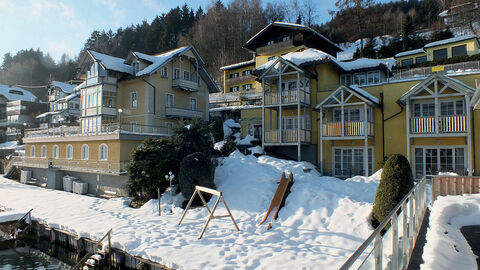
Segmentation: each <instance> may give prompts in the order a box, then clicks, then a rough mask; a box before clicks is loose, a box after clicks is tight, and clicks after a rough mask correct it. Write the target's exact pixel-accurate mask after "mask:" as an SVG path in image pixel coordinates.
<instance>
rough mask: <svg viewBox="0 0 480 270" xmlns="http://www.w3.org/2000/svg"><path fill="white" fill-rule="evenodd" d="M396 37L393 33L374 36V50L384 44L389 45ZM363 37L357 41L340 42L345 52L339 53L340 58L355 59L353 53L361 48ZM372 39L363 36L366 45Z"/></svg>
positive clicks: (338, 57)
mask: <svg viewBox="0 0 480 270" xmlns="http://www.w3.org/2000/svg"><path fill="white" fill-rule="evenodd" d="M393 39H394V37H393V36H391V35H384V36H377V37H374V38H373V42H374V44H375V46H374V47H373V48H374V50H376V51H378V50H379V49H380V48H381V47H382V46H388V45H389V44H390V42H391V41H392V40H393ZM360 41H361V39H358V40H356V41H355V42H345V43H342V44H338V46H339V47H340V48H342V49H343V52H340V53H338V54H337V59H338V60H350V59H353V55H354V54H355V52H356V51H357V50H359V49H360V46H361V42H360ZM369 41H370V39H369V38H363V46H365V45H366V44H367V43H368V42H369Z"/></svg>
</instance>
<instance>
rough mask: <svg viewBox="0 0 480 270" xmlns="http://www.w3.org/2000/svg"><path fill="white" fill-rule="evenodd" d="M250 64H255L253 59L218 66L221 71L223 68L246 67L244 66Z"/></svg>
mask: <svg viewBox="0 0 480 270" xmlns="http://www.w3.org/2000/svg"><path fill="white" fill-rule="evenodd" d="M250 65H255V59H252V60H248V61H244V62H239V63H235V64H231V65H228V66H223V67H220V70H222V71H223V70H230V69H235V68H241V67H246V66H250Z"/></svg>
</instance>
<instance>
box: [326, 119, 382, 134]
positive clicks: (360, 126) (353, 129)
mask: <svg viewBox="0 0 480 270" xmlns="http://www.w3.org/2000/svg"><path fill="white" fill-rule="evenodd" d="M342 127H343V129H342ZM374 130H375V127H374V123H373V122H367V135H368V136H374ZM322 136H323V137H344V136H345V137H347V136H348V137H355V136H365V122H364V121H347V122H345V124H344V125H342V122H330V123H323V128H322Z"/></svg>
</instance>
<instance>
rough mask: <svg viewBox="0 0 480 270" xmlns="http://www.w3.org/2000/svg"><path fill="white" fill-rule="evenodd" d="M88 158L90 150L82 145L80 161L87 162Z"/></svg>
mask: <svg viewBox="0 0 480 270" xmlns="http://www.w3.org/2000/svg"><path fill="white" fill-rule="evenodd" d="M89 156H90V148H89V147H88V145H86V144H84V145H82V160H88V158H89Z"/></svg>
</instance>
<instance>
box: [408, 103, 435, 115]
mask: <svg viewBox="0 0 480 270" xmlns="http://www.w3.org/2000/svg"><path fill="white" fill-rule="evenodd" d="M416 104H419V105H420V115H419V116H415V112H416V110H415V105H416ZM424 104H433V107H434V111H433V112H434V113H433V115H428V116H425V115H424V113H423V105H424ZM435 112H436V108H435V101H434V100H433V99H432V100H430V99H429V100H421V101H414V102H413V103H412V117H435Z"/></svg>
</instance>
